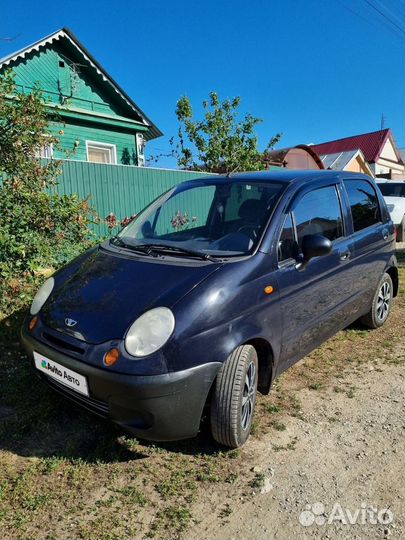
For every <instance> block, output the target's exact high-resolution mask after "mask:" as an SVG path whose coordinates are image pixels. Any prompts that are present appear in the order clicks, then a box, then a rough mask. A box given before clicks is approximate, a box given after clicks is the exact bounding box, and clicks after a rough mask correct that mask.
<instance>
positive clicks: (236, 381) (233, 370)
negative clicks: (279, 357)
mask: <svg viewBox="0 0 405 540" xmlns="http://www.w3.org/2000/svg"><path fill="white" fill-rule="evenodd" d="M257 380H258V361H257V354H256V350H255V348H254V347H252V346H251V345H242V346H241V347H238V348H237V349H235V351H234V352H233V353H232V354H231V355H230V356H229V357H228V358H227V360H226V361H225V362H224V364H223V365H222V367H221V369H220V370H219V373H218V375H217V378H216V382H215V388H214V392H213V396H212V402H211V431H212V435H213V437H214V439H215V440H216V441H217V442H219V443H221V444H223V445H225V446H229V447H231V448H237V447H238V446H242V444H244V443H245V442H246V440H247V438H248V437H249V434H250V429H251V426H252V419H253V412H254V408H255V404H256V392H257Z"/></svg>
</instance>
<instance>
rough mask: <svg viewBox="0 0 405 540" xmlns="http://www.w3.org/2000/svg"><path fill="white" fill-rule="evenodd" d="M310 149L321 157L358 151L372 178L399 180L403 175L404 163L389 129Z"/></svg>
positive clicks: (404, 171)
mask: <svg viewBox="0 0 405 540" xmlns="http://www.w3.org/2000/svg"><path fill="white" fill-rule="evenodd" d="M311 148H312V149H313V150H314V151H315V152H317V153H318V154H319V155H321V156H325V155H329V154H338V153H341V152H347V151H349V150H356V151H357V150H358V149H360V150H361V151H362V152H363V154H364V157H365V159H366V161H367V163H368V165H369V167H370V169H371V170H372V172H373V175H374V176H377V177H382V178H399V177H402V176H403V175H404V174H405V167H404V161H403V159H402V157H401V154H400V152H399V150H398V148H397V145H396V143H395V140H394V137H393V135H392V132H391V130H390V129H382V130H379V131H374V132H372V133H364V134H362V135H355V136H353V137H345V138H344V139H338V140H335V141H329V142H325V143H322V144H315V145H313V146H311Z"/></svg>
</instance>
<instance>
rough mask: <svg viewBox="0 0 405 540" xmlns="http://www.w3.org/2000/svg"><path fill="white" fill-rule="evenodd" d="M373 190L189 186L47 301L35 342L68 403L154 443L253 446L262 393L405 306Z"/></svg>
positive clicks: (59, 276)
mask: <svg viewBox="0 0 405 540" xmlns="http://www.w3.org/2000/svg"><path fill="white" fill-rule="evenodd" d="M394 241H395V239H394V226H393V223H392V221H391V219H390V216H389V213H388V211H387V207H386V205H385V202H384V199H383V197H382V195H381V193H380V191H379V190H378V189H376V186H375V184H374V182H373V180H372V179H371V178H369V177H367V176H364V175H360V174H355V173H349V172H336V171H318V172H317V171H299V172H297V171H280V172H263V173H245V174H236V175H232V176H231V177H221V176H212V177H210V178H206V179H203V180H201V179H198V180H193V181H189V182H185V183H183V184H180V185H179V186H177V187H175V188H173V189H171V190H170V191H168V192H167V193H165V194H163V195H162V196H161V197H160V198H158V199H157V200H155V201H154V202H153V203H152V204H150V205H149V206H148V207H147V208H145V209H144V210H143V211H142V212H140V213H139V214H138V215H137V217H136V218H135V219H134V220H133V221H132V222H131V223H130V224H129V225H128V226H126V227H125V228H124V229H123V230H122V231H121V232H120V233H119V234H118V235H117V236H116V237H114V238H112V239H111V240H109V241H106V242H104V243H102V244H100V245H98V246H97V247H95V248H93V249H91V250H89V251H87V252H86V253H84V254H83V255H81V256H80V257H78V258H77V259H75V260H74V261H72V262H71V263H70V264H68V265H67V266H65V267H64V268H62V269H61V270H59V271H58V272H56V273H55V275H54V276H53V277H51V278H50V279H48V281H46V282H45V283H44V285H43V286H42V287H41V288H40V289H39V291H38V293H37V295H36V296H35V298H34V301H33V303H32V306H31V310H30V314H29V315H28V316H27V318H26V320H25V322H24V325H23V328H22V341H23V343H24V345H25V348H26V350H27V351H28V353H29V356H30V357H31V358H32V359H33V364H34V366H35V368H36V370H37V373H38V375H39V376H40V377H42V379H43V380H44V381H46V382H47V383H48V384H49V385H51V386H52V387H53V388H54V389H55V390H57V391H59V392H61V393H62V394H64V395H65V396H67V397H69V398H70V399H72V400H74V401H75V402H77V403H79V404H81V405H82V406H84V407H86V408H87V409H90V410H92V411H94V412H96V413H98V414H99V415H102V416H104V417H108V418H110V419H111V420H113V421H114V422H116V423H117V424H119V425H120V426H122V427H123V428H125V429H126V430H128V431H129V432H131V433H132V434H134V435H136V436H139V437H141V438H144V439H152V440H173V439H181V438H187V437H192V436H195V435H196V434H197V432H198V431H199V426H200V420H201V417H202V414H203V411H204V410H206V411H207V414H209V417H210V420H211V429H212V434H213V436H214V438H215V439H216V440H217V441H218V442H220V443H222V444H224V445H227V446H230V447H237V446H239V445H241V444H243V443H244V442H245V441H246V439H247V437H248V435H249V432H250V428H251V424H252V417H253V412H254V408H255V401H256V392H257V390H259V391H260V392H262V393H267V392H269V389H270V387H271V384H272V382H273V381H274V379H275V378H276V377H277V376H278V375H280V373H282V372H283V371H284V370H285V369H287V368H288V367H289V366H291V365H292V364H293V363H294V362H296V361H297V360H299V359H300V358H302V357H304V356H305V355H306V354H307V353H309V352H310V351H311V350H312V349H314V348H315V347H317V346H318V345H320V344H321V343H322V342H323V341H325V340H326V339H328V338H329V337H330V336H332V335H333V334H334V333H336V332H337V331H339V330H341V329H342V328H344V327H345V326H347V325H349V324H350V323H352V322H353V321H355V320H356V319H359V318H361V320H362V321H363V323H364V324H366V325H367V326H369V327H371V328H377V327H379V326H381V325H382V324H383V323H384V322H385V321H386V319H387V317H388V314H389V311H390V307H391V302H392V298H393V297H394V296H395V295H396V294H397V290H398V271H397V264H396V259H395V255H394Z"/></svg>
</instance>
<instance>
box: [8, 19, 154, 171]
mask: <svg viewBox="0 0 405 540" xmlns="http://www.w3.org/2000/svg"><path fill="white" fill-rule="evenodd" d="M8 68H12V70H13V71H14V73H15V82H16V85H17V90H18V91H19V92H24V93H30V92H31V91H32V88H33V87H34V85H35V84H39V86H40V88H41V89H42V90H43V92H44V98H45V99H46V103H47V107H48V109H49V112H50V114H52V113H56V114H57V115H58V118H60V119H61V120H60V122H59V120H58V121H52V122H51V131H52V132H53V133H55V134H57V135H58V137H59V138H60V149H56V148H52V147H51V146H47V147H46V148H43V149H42V150H41V156H42V157H55V158H69V159H73V160H82V161H91V162H96V163H110V164H124V165H129V164H131V165H144V146H145V142H146V141H148V140H149V139H154V138H155V137H159V136H160V135H162V132H161V131H160V130H159V129H158V128H157V127H156V126H155V125H154V124H153V123H152V122H151V120H149V118H148V117H147V116H146V115H145V114H144V113H143V112H142V110H141V109H140V108H139V107H138V106H137V105H136V104H135V103H134V101H132V99H131V98H130V97H129V96H128V95H127V94H126V93H125V92H124V90H123V89H122V88H120V86H118V84H117V83H116V82H115V81H114V80H113V79H112V77H111V76H110V75H109V74H108V73H107V72H106V71H105V70H104V68H103V67H102V66H101V65H100V64H99V63H98V62H97V60H95V59H94V58H93V56H92V55H91V54H90V53H89V52H88V51H87V50H86V49H85V47H84V46H83V45H82V44H81V43H80V42H79V40H78V39H77V38H76V37H75V35H74V34H73V33H72V32H71V31H70V30H68V29H66V28H62V30H58V31H57V32H55V33H53V34H51V35H49V36H47V37H45V38H43V39H41V40H40V41H37V42H36V43H34V44H33V45H30V46H28V47H25V48H24V49H22V50H20V51H18V52H15V53H13V54H10V55H8V56H7V57H5V58H2V59H0V74H2V73H4V71H5V70H6V69H8Z"/></svg>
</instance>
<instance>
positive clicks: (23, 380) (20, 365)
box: [0, 312, 224, 463]
mask: <svg viewBox="0 0 405 540" xmlns="http://www.w3.org/2000/svg"><path fill="white" fill-rule="evenodd" d="M23 317H24V312H17V313H14V314H13V315H12V316H10V317H8V318H5V319H3V320H1V321H0V381H1V382H0V449H1V450H5V451H9V452H12V453H14V454H17V455H19V456H24V457H41V458H52V457H56V458H65V459H69V460H77V459H80V460H82V461H84V462H86V463H103V462H104V463H111V462H121V461H129V460H136V459H145V458H148V457H149V454H150V453H151V452H153V451H155V450H156V449H161V450H166V451H170V452H176V453H180V454H185V455H197V454H200V455H201V454H203V455H214V454H217V453H218V452H220V451H223V450H224V448H222V447H220V446H219V445H218V444H216V443H215V441H213V439H212V437H211V436H210V433H209V430H208V427H207V424H208V423H207V422H204V421H203V422H202V426H201V432H200V434H199V435H198V436H197V437H196V438H195V439H188V440H184V441H176V442H167V443H150V442H147V441H139V442H138V441H137V440H136V439H134V438H132V437H131V436H130V435H127V434H125V432H124V431H123V430H121V429H120V428H119V427H117V426H114V425H113V424H112V423H111V422H109V421H108V420H104V419H102V418H99V417H97V416H96V415H94V414H92V413H90V412H87V411H86V410H83V409H82V408H80V407H79V406H77V405H76V404H75V403H73V402H71V401H70V400H69V399H68V398H65V397H63V396H60V395H59V394H57V393H56V392H55V391H53V390H52V389H50V388H48V386H47V385H46V384H45V383H44V382H43V381H41V380H40V379H39V378H38V377H37V376H36V373H35V369H34V367H33V365H32V363H31V362H30V360H29V359H28V357H27V355H26V354H25V352H24V351H23V349H22V347H21V345H20V343H19V330H20V327H21V324H22V320H23Z"/></svg>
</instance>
